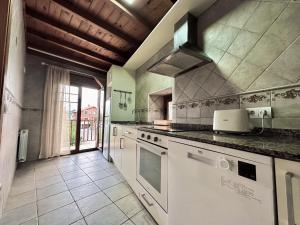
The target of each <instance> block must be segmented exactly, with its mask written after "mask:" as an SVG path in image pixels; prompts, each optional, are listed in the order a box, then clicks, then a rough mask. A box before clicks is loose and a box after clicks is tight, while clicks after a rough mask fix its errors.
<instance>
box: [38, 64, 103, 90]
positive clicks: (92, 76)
mask: <svg viewBox="0 0 300 225" xmlns="http://www.w3.org/2000/svg"><path fill="white" fill-rule="evenodd" d="M41 65H42V66H57V65H54V64H49V63H45V62H42V63H41ZM58 66H60V65H58ZM60 67H62V68H65V69H67V70H69V71H70V72H71V73H72V72H73V73H74V74H75V75H76V74H77V75H81V76H84V77H89V78H93V79H95V81H96V82H97V84H99V85H100V87H101V88H103V84H102V83H101V82H100V81H99V80H98V79H97V78H96V77H95V76H94V75H91V74H88V73H83V72H79V71H76V70H72V69H69V68H67V67H64V66H60Z"/></svg>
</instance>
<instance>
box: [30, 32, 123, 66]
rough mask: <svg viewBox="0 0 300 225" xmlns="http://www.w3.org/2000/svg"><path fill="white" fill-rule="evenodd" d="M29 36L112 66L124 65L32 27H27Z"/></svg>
mask: <svg viewBox="0 0 300 225" xmlns="http://www.w3.org/2000/svg"><path fill="white" fill-rule="evenodd" d="M27 34H31V35H34V36H36V37H38V38H40V39H42V40H44V41H47V42H51V43H53V44H56V45H58V46H61V47H63V48H67V49H69V50H71V51H75V52H78V53H80V54H83V55H85V56H88V57H92V58H95V59H98V60H102V61H104V62H107V63H110V64H115V65H118V66H122V65H123V64H124V62H121V61H117V60H114V59H111V58H109V57H106V56H104V55H101V54H99V53H96V52H93V51H91V50H88V49H86V48H83V47H80V46H78V45H74V44H72V43H70V42H67V41H64V40H62V39H60V38H57V37H54V36H50V35H48V34H45V33H42V32H39V31H37V30H35V29H32V28H30V27H27Z"/></svg>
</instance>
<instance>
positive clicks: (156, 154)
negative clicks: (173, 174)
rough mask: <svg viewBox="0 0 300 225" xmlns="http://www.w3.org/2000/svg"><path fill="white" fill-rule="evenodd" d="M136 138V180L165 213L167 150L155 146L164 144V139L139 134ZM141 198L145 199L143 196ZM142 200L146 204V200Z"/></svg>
mask: <svg viewBox="0 0 300 225" xmlns="http://www.w3.org/2000/svg"><path fill="white" fill-rule="evenodd" d="M138 138H139V139H138V144H137V180H138V182H139V183H140V184H141V185H142V186H143V187H144V188H145V190H146V191H147V192H148V193H149V194H150V195H151V196H152V197H153V198H154V199H155V200H156V202H157V203H158V204H159V205H160V206H161V207H162V208H163V209H164V210H165V211H166V212H167V196H168V194H167V188H168V187H167V179H168V178H167V176H168V172H167V168H168V160H167V157H168V156H167V148H166V146H164V147H162V146H159V145H157V144H159V143H163V142H164V141H163V140H162V139H164V137H160V135H154V134H149V133H148V134H145V133H140V134H139V137H138ZM143 139H146V141H145V140H143ZM154 140H155V141H154ZM151 142H155V143H156V144H153V143H151ZM164 143H165V142H164ZM142 197H144V198H145V196H142ZM144 200H145V201H146V202H147V199H144Z"/></svg>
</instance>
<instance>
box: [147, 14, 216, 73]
mask: <svg viewBox="0 0 300 225" xmlns="http://www.w3.org/2000/svg"><path fill="white" fill-rule="evenodd" d="M197 33H198V32H197V18H196V17H194V16H193V15H192V14H190V13H188V14H186V15H185V16H184V17H183V18H181V19H180V20H179V21H178V22H177V23H176V24H175V34H174V48H173V50H172V51H171V52H170V54H169V55H168V56H166V57H164V58H162V59H161V60H159V61H158V62H156V63H154V64H153V65H152V66H150V67H149V68H148V71H149V72H152V73H158V74H162V75H166V76H171V77H176V76H179V75H181V74H184V73H186V72H188V71H190V70H193V69H195V68H197V67H201V66H203V65H205V64H207V63H210V62H212V60H211V59H210V58H209V57H208V56H207V55H205V53H204V52H203V51H202V50H201V49H199V48H198V47H197Z"/></svg>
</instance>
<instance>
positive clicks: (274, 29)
mask: <svg viewBox="0 0 300 225" xmlns="http://www.w3.org/2000/svg"><path fill="white" fill-rule="evenodd" d="M228 1H229V0H223V1H222V0H218V1H217V2H216V3H215V4H214V5H213V6H212V7H210V8H209V9H208V10H207V11H205V12H204V13H203V14H202V15H200V17H199V19H198V28H199V29H200V30H199V45H200V46H202V47H203V49H204V52H205V53H206V54H207V55H208V56H209V57H211V58H212V59H213V63H210V64H208V65H206V66H205V67H203V68H199V69H197V71H196V70H195V72H194V73H193V76H191V75H190V74H189V75H187V76H186V75H185V74H184V75H182V76H180V77H177V78H176V79H175V85H176V86H177V84H178V85H179V86H180V85H181V86H184V84H186V86H184V87H181V88H175V95H177V94H178V96H180V97H178V99H177V98H176V101H175V104H178V103H183V102H185V104H189V103H192V102H194V101H199V102H200V123H201V124H209V125H211V124H212V122H213V113H214V110H223V109H238V108H255V107H267V106H272V108H273V117H274V118H273V119H265V120H264V126H265V127H267V128H272V127H274V128H284V129H288V128H298V129H300V125H298V124H297V120H298V118H299V119H300V101H299V97H298V95H297V97H295V95H296V93H298V92H297V91H293V90H290V89H286V90H284V89H281V90H276V88H275V87H280V86H284V85H293V84H297V83H299V86H300V66H299V65H300V64H299V61H300V27H299V22H298V21H299V19H300V14H299V9H300V4H299V2H297V3H295V2H290V3H288V2H287V1H283V0H282V1H281V0H276V1H275V0H274V1H258V0H257V1H256V0H253V1H240V0H230V4H228V3H229V2H228ZM281 31H282V32H281ZM190 73H192V72H190ZM197 80H198V81H199V82H197ZM189 81H192V83H193V84H190V85H188V83H189ZM197 86H198V87H199V88H198V89H197V91H196V92H195V89H196V88H197ZM186 88H191V90H186ZM268 88H273V89H275V91H267V90H266V89H268ZM294 89H295V90H299V89H300V88H298V89H297V88H294ZM264 90H266V91H264ZM249 91H251V94H246V93H247V92H249ZM243 92H245V94H242V93H243ZM187 93H188V94H187ZM275 95H276V97H275ZM222 96H229V97H225V98H223V97H222ZM230 96H231V97H230ZM220 97H221V98H220ZM293 97H295V98H293ZM196 114H197V113H196ZM177 117H178V115H177ZM293 118H295V119H296V120H295V121H296V122H295V124H293V123H292V122H291V120H292V119H293ZM186 119H187V122H188V123H193V122H195V123H198V122H199V120H198V118H197V119H196V120H195V114H194V113H193V112H192V110H191V109H190V110H189V109H188V112H187V117H186ZM251 123H252V124H253V125H254V126H255V127H261V119H251Z"/></svg>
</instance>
